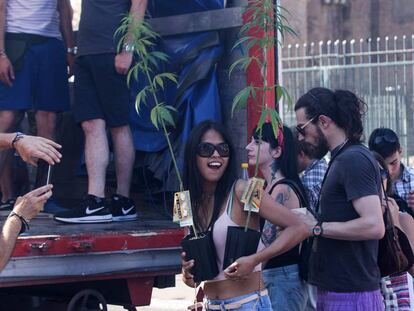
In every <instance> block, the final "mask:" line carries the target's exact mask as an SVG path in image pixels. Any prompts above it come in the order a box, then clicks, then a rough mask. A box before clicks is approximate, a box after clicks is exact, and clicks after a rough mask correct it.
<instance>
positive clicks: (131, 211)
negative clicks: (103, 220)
mask: <svg viewBox="0 0 414 311" xmlns="http://www.w3.org/2000/svg"><path fill="white" fill-rule="evenodd" d="M111 211H112V220H113V221H130V220H135V219H137V218H138V214H137V209H136V208H135V203H134V201H133V200H132V199H129V198H127V197H124V196H122V195H119V194H114V195H112V197H111Z"/></svg>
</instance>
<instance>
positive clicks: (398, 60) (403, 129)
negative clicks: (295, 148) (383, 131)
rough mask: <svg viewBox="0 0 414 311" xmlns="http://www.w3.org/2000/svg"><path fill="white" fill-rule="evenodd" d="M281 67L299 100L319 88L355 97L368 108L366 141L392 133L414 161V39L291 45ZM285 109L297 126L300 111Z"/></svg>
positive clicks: (287, 119) (407, 158) (287, 120)
mask: <svg viewBox="0 0 414 311" xmlns="http://www.w3.org/2000/svg"><path fill="white" fill-rule="evenodd" d="M281 62H282V81H281V82H282V84H283V86H285V87H286V88H287V89H288V91H289V93H290V94H291V96H292V98H293V100H294V101H295V100H297V99H298V98H299V97H300V96H301V95H303V94H304V93H306V91H308V90H309V89H311V88H312V87H317V86H323V87H328V88H331V89H348V90H351V91H353V92H355V93H356V94H357V95H358V96H360V97H361V98H363V99H364V101H365V102H366V103H367V105H368V111H367V113H366V115H365V118H364V127H365V138H366V140H367V139H368V137H369V134H370V133H371V132H372V130H374V129H375V128H377V127H389V128H392V129H393V130H395V131H396V132H397V133H398V134H399V136H400V140H401V144H402V146H403V149H404V151H405V152H404V153H405V161H406V162H408V161H409V162H414V157H413V155H414V117H413V116H414V115H413V109H414V97H413V92H414V35H412V36H411V37H407V36H403V37H393V38H390V37H385V38H376V39H371V38H369V39H360V40H349V41H346V40H344V41H340V40H336V41H327V42H319V43H313V42H312V43H310V44H307V43H305V44H296V45H288V46H285V47H283V48H282V60H281ZM282 107H283V108H282V111H281V113H282V116H283V119H284V121H285V123H287V124H289V125H290V124H294V123H295V118H294V112H293V111H292V110H291V109H289V108H288V107H287V105H282ZM411 157H412V158H411ZM410 164H412V163H410Z"/></svg>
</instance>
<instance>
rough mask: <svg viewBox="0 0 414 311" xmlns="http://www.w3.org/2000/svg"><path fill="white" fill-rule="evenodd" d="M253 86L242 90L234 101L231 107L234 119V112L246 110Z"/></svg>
mask: <svg viewBox="0 0 414 311" xmlns="http://www.w3.org/2000/svg"><path fill="white" fill-rule="evenodd" d="M250 90H251V86H248V87H245V88H244V89H242V90H241V91H240V92H239V93H237V95H236V96H235V97H234V99H233V104H232V107H231V116H232V117H233V115H234V112H235V111H238V110H240V109H244V108H246V106H247V100H248V98H249V95H250Z"/></svg>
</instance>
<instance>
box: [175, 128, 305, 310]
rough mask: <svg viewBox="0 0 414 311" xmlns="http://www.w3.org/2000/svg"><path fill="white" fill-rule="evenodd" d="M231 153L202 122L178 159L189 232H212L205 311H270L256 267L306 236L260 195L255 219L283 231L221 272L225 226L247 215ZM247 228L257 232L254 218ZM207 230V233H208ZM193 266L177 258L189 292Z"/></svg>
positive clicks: (219, 133)
mask: <svg viewBox="0 0 414 311" xmlns="http://www.w3.org/2000/svg"><path fill="white" fill-rule="evenodd" d="M235 160H236V159H235V152H234V148H233V145H232V143H231V141H230V138H229V135H228V134H227V133H226V130H225V129H224V127H223V126H222V125H220V124H219V123H217V122H214V121H204V122H201V123H200V124H199V125H197V126H196V127H195V128H194V129H193V130H192V131H191V134H190V137H189V139H188V141H187V144H186V147H185V155H184V174H183V177H184V188H185V189H188V190H189V191H190V196H191V205H192V209H193V216H194V224H195V227H196V228H197V229H198V230H200V232H204V231H206V230H212V236H213V240H214V245H215V248H216V253H217V258H216V260H217V265H218V268H219V274H218V275H217V276H216V277H215V278H214V279H213V280H208V281H206V282H205V285H204V293H205V295H206V297H207V304H206V309H207V310H229V309H232V310H263V311H264V310H271V309H272V307H271V303H270V300H269V296H268V293H267V290H266V289H265V286H264V284H263V280H262V274H261V270H262V269H261V264H262V262H264V261H267V260H269V259H270V258H272V257H274V256H276V255H278V254H281V253H283V252H285V251H287V250H289V249H291V248H292V247H294V246H295V245H297V244H299V243H300V242H301V241H302V240H303V239H305V238H306V237H308V236H309V235H310V231H309V230H308V228H307V227H306V226H305V225H304V223H303V222H302V221H301V220H300V219H299V217H298V216H297V215H295V214H294V213H293V212H291V211H290V210H289V209H287V208H285V207H284V206H283V205H281V204H279V203H277V202H276V201H275V200H274V199H273V198H272V197H271V196H270V195H268V194H267V193H264V194H263V198H262V200H261V205H260V209H259V214H260V216H262V217H263V218H265V219H267V220H269V221H271V222H272V223H274V224H276V225H278V226H280V227H282V228H284V230H283V231H281V233H280V235H279V236H278V238H277V239H276V240H275V241H274V242H273V243H272V244H271V245H270V246H268V247H266V248H264V245H263V244H262V243H259V246H258V251H257V253H255V254H254V255H252V256H248V257H242V258H238V259H237V260H236V261H235V262H234V263H233V264H232V265H230V266H229V267H227V268H226V269H223V267H222V265H223V259H224V251H225V241H226V236H227V228H228V227H229V226H244V225H245V223H246V220H247V215H248V213H247V212H245V211H244V208H243V204H242V203H241V201H240V199H241V196H242V193H243V191H244V189H245V187H246V182H245V181H244V180H238V179H237V177H236V176H237V172H236V162H235ZM250 227H251V228H252V229H255V230H259V216H258V215H254V216H252V217H251V220H250ZM211 228H212V229H211ZM194 265H197V262H194V261H193V260H189V261H187V260H186V254H185V253H182V272H183V281H184V283H185V284H186V285H188V286H190V287H194V286H195V285H196V284H195V283H194V277H193V275H192V274H191V272H190V270H191V268H192V267H193V266H194Z"/></svg>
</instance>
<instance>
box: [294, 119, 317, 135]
mask: <svg viewBox="0 0 414 311" xmlns="http://www.w3.org/2000/svg"><path fill="white" fill-rule="evenodd" d="M316 117H317V116H313V117H312V118H310V119H309V120H308V121H306V123H305V124H302V125H297V126H296V130H297V131H298V133H299V134H301V135H303V136H305V127H307V126H308V125H309V124H310V123H311V122H312V121H313V120H315V118H316Z"/></svg>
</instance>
